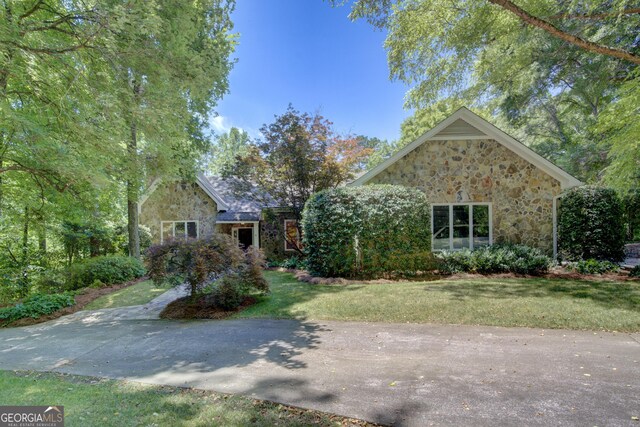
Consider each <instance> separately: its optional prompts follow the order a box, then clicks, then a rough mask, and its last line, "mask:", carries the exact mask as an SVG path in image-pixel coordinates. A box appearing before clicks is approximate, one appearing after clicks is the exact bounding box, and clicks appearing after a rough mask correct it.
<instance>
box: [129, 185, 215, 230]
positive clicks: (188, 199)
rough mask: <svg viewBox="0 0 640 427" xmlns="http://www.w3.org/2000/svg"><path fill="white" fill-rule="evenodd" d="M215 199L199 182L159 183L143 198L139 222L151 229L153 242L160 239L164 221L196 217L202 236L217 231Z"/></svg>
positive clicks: (193, 218) (185, 219)
mask: <svg viewBox="0 0 640 427" xmlns="http://www.w3.org/2000/svg"><path fill="white" fill-rule="evenodd" d="M217 213H218V207H217V206H216V203H215V202H214V201H213V200H212V199H211V198H210V197H209V196H208V195H207V194H206V193H205V192H204V191H202V189H201V188H200V187H199V186H198V184H195V183H193V184H191V183H170V184H160V185H159V186H158V188H156V190H155V191H154V192H153V193H152V194H151V195H150V196H149V198H148V199H147V200H146V201H145V202H144V204H143V205H142V208H141V211H140V224H143V225H146V226H147V227H149V228H150V229H151V236H152V238H153V241H154V242H160V222H161V221H188V220H196V221H198V222H199V224H198V233H199V236H200V237H205V236H210V235H212V234H213V233H214V231H215V221H216V214H217Z"/></svg>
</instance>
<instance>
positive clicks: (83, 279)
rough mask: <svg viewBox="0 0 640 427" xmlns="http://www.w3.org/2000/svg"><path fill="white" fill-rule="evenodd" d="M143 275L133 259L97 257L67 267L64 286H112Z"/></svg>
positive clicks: (112, 256) (143, 271)
mask: <svg viewBox="0 0 640 427" xmlns="http://www.w3.org/2000/svg"><path fill="white" fill-rule="evenodd" d="M144 274H145V269H144V267H143V266H142V264H141V262H140V261H139V260H137V259H135V258H132V257H127V256H122V255H108V256H99V257H95V258H87V259H85V260H82V261H80V262H77V263H75V264H72V265H71V266H69V268H68V269H67V271H66V281H65V286H66V287H67V289H80V288H83V287H86V286H92V285H94V284H96V282H100V283H102V284H104V285H112V284H115V283H124V282H128V281H130V280H133V279H137V278H139V277H142V276H144Z"/></svg>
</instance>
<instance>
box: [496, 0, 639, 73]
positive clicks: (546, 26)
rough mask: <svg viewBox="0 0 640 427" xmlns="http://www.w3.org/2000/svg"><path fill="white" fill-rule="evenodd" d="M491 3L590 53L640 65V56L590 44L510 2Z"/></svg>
mask: <svg viewBox="0 0 640 427" xmlns="http://www.w3.org/2000/svg"><path fill="white" fill-rule="evenodd" d="M489 3H493V4H495V5H497V6H500V7H502V8H503V9H506V10H508V11H509V12H511V13H513V14H514V15H516V16H518V17H519V18H520V19H521V20H523V21H524V22H526V23H527V24H529V25H532V26H534V27H537V28H540V29H542V30H544V31H546V32H547V33H549V34H551V35H552V36H554V37H556V38H559V39H560V40H564V41H566V42H567V43H571V44H573V45H575V46H578V47H580V48H582V49H585V50H587V51H589V52H594V53H599V54H601V55H607V56H611V57H614V58H618V59H623V60H625V61H629V62H632V63H634V64H640V56H637V55H634V54H632V53H631V52H627V51H626V50H622V49H618V48H615V47H610V46H604V45H601V44H598V43H594V42H590V41H588V40H585V39H583V38H580V37H578V36H574V35H572V34H569V33H566V32H564V31H562V30H561V29H559V28H558V27H556V26H555V25H553V24H551V23H550V22H547V21H545V20H544V19H541V18H538V17H537V16H533V15H531V14H530V13H529V12H527V11H526V10H524V9H522V8H520V7H519V6H517V5H515V4H514V3H513V2H512V1H510V0H489Z"/></svg>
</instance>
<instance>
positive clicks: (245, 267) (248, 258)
mask: <svg viewBox="0 0 640 427" xmlns="http://www.w3.org/2000/svg"><path fill="white" fill-rule="evenodd" d="M146 259H147V266H148V269H149V276H150V277H151V279H152V280H153V281H154V282H157V283H158V282H164V281H167V280H170V281H173V282H174V283H182V282H186V283H187V284H188V285H189V286H190V288H191V290H190V295H191V297H192V298H191V299H192V301H194V300H196V299H197V298H200V297H202V298H204V300H205V302H206V305H207V306H210V307H218V308H221V309H223V310H231V309H234V308H237V307H238V306H239V305H240V304H241V303H242V301H243V300H244V298H245V297H246V296H247V295H249V294H250V293H252V292H256V291H257V292H263V293H264V292H268V291H269V285H268V283H267V281H266V280H265V279H264V277H263V275H262V266H263V264H264V255H263V254H262V252H261V251H260V250H259V249H256V248H249V249H247V251H246V252H243V251H242V250H241V249H240V248H238V245H237V244H236V243H234V242H233V240H232V239H231V237H230V236H227V235H224V234H214V235H213V236H211V237H209V238H205V239H198V240H196V239H193V240H171V241H168V242H165V243H163V244H159V245H153V246H151V247H150V248H149V250H148V251H147V257H146Z"/></svg>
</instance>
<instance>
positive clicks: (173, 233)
mask: <svg viewBox="0 0 640 427" xmlns="http://www.w3.org/2000/svg"><path fill="white" fill-rule="evenodd" d="M160 227H161V233H160V242H164V241H165V240H169V239H186V238H187V237H190V238H193V239H196V238H198V221H162V222H161V224H160Z"/></svg>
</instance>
